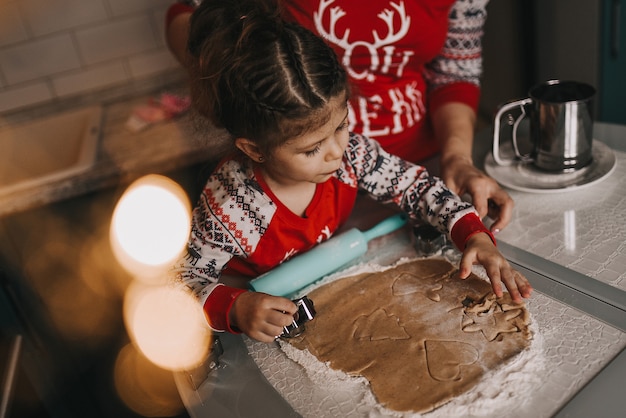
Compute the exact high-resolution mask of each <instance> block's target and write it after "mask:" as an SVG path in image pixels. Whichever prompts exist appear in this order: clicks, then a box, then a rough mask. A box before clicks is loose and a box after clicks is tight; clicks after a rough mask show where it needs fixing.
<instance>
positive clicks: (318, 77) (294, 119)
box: [188, 0, 349, 151]
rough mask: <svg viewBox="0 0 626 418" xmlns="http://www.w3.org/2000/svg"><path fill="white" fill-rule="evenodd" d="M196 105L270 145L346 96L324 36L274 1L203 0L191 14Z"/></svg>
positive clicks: (319, 120)
mask: <svg viewBox="0 0 626 418" xmlns="http://www.w3.org/2000/svg"><path fill="white" fill-rule="evenodd" d="M190 25H191V26H190V33H189V43H188V48H189V51H190V53H191V55H192V56H193V57H194V60H193V61H194V63H193V64H192V69H191V80H192V82H191V91H192V98H193V102H194V105H195V107H196V109H198V111H199V112H200V113H202V114H203V115H205V116H207V117H209V118H210V119H211V120H212V121H213V123H215V124H216V125H217V126H220V127H224V128H226V129H227V130H228V131H229V132H230V133H231V134H232V135H233V136H234V137H242V138H248V139H251V140H254V141H256V142H257V144H258V146H259V147H261V148H262V149H264V150H265V151H269V150H271V149H273V148H274V147H276V146H278V145H280V144H282V143H283V142H284V141H285V140H287V139H289V138H293V137H295V136H298V135H301V134H303V133H306V132H307V131H308V130H310V129H314V128H317V127H318V126H320V125H321V124H323V123H325V122H326V121H327V120H328V119H329V118H330V114H329V110H328V106H326V105H327V104H328V102H329V101H330V100H331V99H332V98H334V97H342V98H345V99H346V100H347V98H348V94H349V86H348V81H347V77H346V73H345V71H344V69H343V68H342V67H341V65H340V64H339V61H338V59H337V56H336V55H335V53H334V51H333V50H332V49H331V48H330V47H329V46H328V45H327V44H326V43H325V42H324V40H323V39H321V38H320V37H318V36H317V35H315V34H314V33H312V32H310V31H309V30H307V29H305V28H303V27H302V26H300V25H298V24H295V23H289V22H285V21H284V20H282V18H281V16H280V10H279V8H278V6H277V4H276V1H275V0H207V1H204V2H203V3H202V5H201V6H200V7H199V8H198V9H197V10H196V11H195V12H194V14H193V15H192V17H191V24H190Z"/></svg>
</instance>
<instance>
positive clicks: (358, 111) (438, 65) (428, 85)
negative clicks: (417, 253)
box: [168, 0, 488, 162]
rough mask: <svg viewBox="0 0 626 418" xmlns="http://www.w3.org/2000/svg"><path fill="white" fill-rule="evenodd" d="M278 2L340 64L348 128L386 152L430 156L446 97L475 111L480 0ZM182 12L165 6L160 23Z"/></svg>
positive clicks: (179, 7) (412, 158) (479, 64)
mask: <svg viewBox="0 0 626 418" xmlns="http://www.w3.org/2000/svg"><path fill="white" fill-rule="evenodd" d="M196 3H199V2H197V1H196ZM281 3H282V5H283V6H284V9H285V17H286V18H287V19H290V20H295V21H297V22H299V23H300V24H302V25H303V26H305V27H307V28H309V29H310V30H312V31H313V32H315V33H317V34H319V35H321V36H322V37H324V38H325V39H326V41H327V42H328V43H329V45H331V46H332V47H333V49H334V50H335V52H336V53H337V55H338V56H339V58H340V60H341V62H342V63H343V65H344V66H345V68H346V70H347V72H348V74H349V76H350V79H351V81H352V86H353V95H352V98H351V100H350V113H349V114H350V121H349V122H350V126H349V129H350V130H351V131H353V132H358V133H361V134H363V135H365V136H368V137H370V138H375V139H376V140H378V141H379V142H380V143H381V144H382V145H383V147H384V148H385V149H386V150H387V151H389V152H391V153H392V154H395V155H399V156H401V157H402V158H404V159H405V160H408V161H413V162H418V161H422V160H424V159H425V158H427V157H429V156H432V155H433V154H434V153H436V152H437V151H438V150H439V144H438V142H437V141H436V140H435V138H434V136H433V133H432V131H431V125H430V122H429V114H430V113H432V112H433V111H434V110H435V109H436V108H438V107H439V106H441V105H443V104H445V103H449V102H461V103H465V104H467V105H469V106H470V107H472V108H473V109H474V110H476V109H477V107H478V100H479V96H480V89H479V81H480V80H479V79H480V75H481V72H482V57H481V52H482V49H481V38H482V34H483V25H484V22H485V19H486V17H487V12H486V5H487V3H488V0H456V1H455V0H385V1H358V0H282V2H281ZM189 10H193V9H191V8H190V7H189V6H182V5H177V6H173V7H172V8H171V9H170V11H169V14H168V21H170V20H171V19H172V18H173V17H174V16H175V15H176V14H178V13H181V12H185V11H189Z"/></svg>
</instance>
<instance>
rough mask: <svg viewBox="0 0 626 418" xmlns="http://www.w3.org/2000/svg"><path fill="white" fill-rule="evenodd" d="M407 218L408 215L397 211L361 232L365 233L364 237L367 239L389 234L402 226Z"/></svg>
mask: <svg viewBox="0 0 626 418" xmlns="http://www.w3.org/2000/svg"><path fill="white" fill-rule="evenodd" d="M408 219H409V217H408V216H407V214H406V213H398V214H396V215H393V216H390V217H389V218H387V219H385V220H383V221H381V222H379V223H378V224H376V225H375V226H373V227H372V228H371V229H368V230H367V231H365V232H363V235H365V239H366V240H367V241H370V240H372V239H374V238H377V237H380V236H382V235H385V234H389V233H391V232H393V231H395V230H396V229H400V228H402V227H403V226H404V225H405V224H406V223H407V220H408Z"/></svg>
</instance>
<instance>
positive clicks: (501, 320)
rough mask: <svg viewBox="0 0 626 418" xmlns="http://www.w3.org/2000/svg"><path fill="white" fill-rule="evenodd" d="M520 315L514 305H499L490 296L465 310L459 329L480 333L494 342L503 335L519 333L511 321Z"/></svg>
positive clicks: (520, 312)
mask: <svg viewBox="0 0 626 418" xmlns="http://www.w3.org/2000/svg"><path fill="white" fill-rule="evenodd" d="M485 309H487V311H484V310H485ZM504 309H508V310H506V311H505V310H504ZM522 313H523V311H522V309H520V308H519V307H516V306H514V305H510V304H506V306H503V305H501V304H499V303H498V302H497V301H496V298H495V295H493V294H490V295H489V296H488V297H487V298H485V300H484V301H483V302H482V303H479V304H477V305H475V306H473V307H469V308H466V309H465V315H464V317H463V322H462V325H461V329H462V330H463V331H465V332H478V331H480V332H481V333H482V334H483V335H484V336H485V338H486V339H487V341H494V340H496V339H499V337H500V339H501V334H503V333H507V332H518V331H520V329H519V328H518V326H517V325H516V324H515V323H514V322H512V320H514V319H515V318H517V317H519V316H520V315H522Z"/></svg>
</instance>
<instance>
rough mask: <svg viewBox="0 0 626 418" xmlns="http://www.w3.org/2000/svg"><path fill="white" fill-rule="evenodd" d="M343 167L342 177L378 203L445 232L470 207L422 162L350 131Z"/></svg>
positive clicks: (470, 209) (470, 206)
mask: <svg viewBox="0 0 626 418" xmlns="http://www.w3.org/2000/svg"><path fill="white" fill-rule="evenodd" d="M346 155H347V157H348V158H347V160H348V162H347V165H348V166H347V167H346V166H344V168H343V169H342V170H340V172H339V176H340V178H342V181H353V182H356V183H357V184H358V187H359V189H361V190H365V191H366V192H367V193H369V194H370V196H372V197H373V198H374V199H376V200H378V201H380V202H382V203H394V204H396V205H397V206H398V207H400V208H401V209H402V210H403V211H405V212H406V213H408V214H409V216H411V217H412V218H413V219H416V220H418V221H419V222H425V223H429V224H431V225H433V226H435V227H437V229H439V231H441V232H443V233H445V234H447V235H448V236H449V234H450V231H451V230H452V227H453V226H454V223H455V222H456V221H457V220H459V219H461V218H462V217H463V216H465V215H467V214H468V213H476V210H475V209H474V207H473V206H472V205H471V204H469V203H467V202H464V201H463V200H461V198H460V197H459V196H457V195H456V194H454V193H453V192H452V191H450V190H449V189H448V188H447V187H445V185H444V184H443V181H442V180H441V179H439V178H437V177H433V176H430V174H429V173H428V172H427V171H426V169H425V168H424V167H422V166H419V165H415V164H413V163H410V162H407V161H405V160H402V159H400V158H398V157H396V156H393V155H391V154H389V153H387V152H386V151H384V150H383V149H382V147H381V146H380V144H379V143H378V142H376V141H375V140H372V139H369V138H367V137H364V136H362V135H358V134H354V133H352V134H350V141H349V144H348V149H347V150H346Z"/></svg>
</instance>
